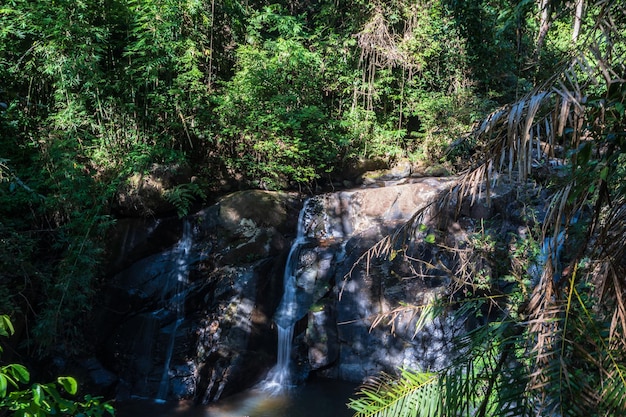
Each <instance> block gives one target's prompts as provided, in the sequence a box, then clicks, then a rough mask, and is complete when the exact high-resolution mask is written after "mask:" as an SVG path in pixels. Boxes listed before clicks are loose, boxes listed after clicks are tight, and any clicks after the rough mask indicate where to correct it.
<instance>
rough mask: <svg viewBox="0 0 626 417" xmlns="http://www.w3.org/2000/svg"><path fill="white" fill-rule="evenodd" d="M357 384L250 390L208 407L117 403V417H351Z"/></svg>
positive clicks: (315, 383)
mask: <svg viewBox="0 0 626 417" xmlns="http://www.w3.org/2000/svg"><path fill="white" fill-rule="evenodd" d="M356 388H357V387H356V385H355V384H352V383H346V382H341V381H333V380H317V381H312V382H309V383H307V384H306V385H303V386H300V387H297V388H294V389H292V390H290V391H289V392H287V393H284V394H274V395H270V394H269V393H268V392H267V391H263V390H260V389H251V390H248V391H245V392H242V393H240V394H237V395H234V396H232V397H228V398H225V399H224V400H222V401H219V402H217V403H214V404H211V405H208V406H193V405H192V404H191V402H180V403H165V404H158V403H156V402H154V401H150V400H131V401H124V402H120V403H117V404H116V405H115V406H116V409H117V413H116V415H117V416H118V417H177V416H181V417H245V416H248V417H351V416H352V415H353V412H352V411H351V410H349V409H348V408H347V407H346V403H347V402H348V399H349V398H350V397H353V396H354V392H355V389H356Z"/></svg>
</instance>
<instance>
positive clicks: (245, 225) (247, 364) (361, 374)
mask: <svg viewBox="0 0 626 417" xmlns="http://www.w3.org/2000/svg"><path fill="white" fill-rule="evenodd" d="M448 184H449V181H448V180H445V179H434V178H424V179H420V180H415V182H414V183H411V184H405V185H399V186H394V187H384V188H370V189H365V188H364V189H357V190H352V191H343V192H338V193H331V194H323V195H319V196H315V197H313V198H311V199H310V201H309V202H308V203H307V210H308V211H307V213H305V214H306V215H305V216H303V218H304V221H305V222H306V237H307V240H306V243H305V244H304V245H302V248H301V249H300V251H299V253H298V254H297V259H296V262H297V265H296V270H297V274H296V280H297V300H298V311H297V314H296V316H297V319H298V323H297V325H296V334H295V336H294V349H293V354H292V356H293V358H294V359H295V360H294V361H293V362H294V363H295V364H296V365H297V366H298V369H299V370H300V372H299V375H301V376H302V377H304V376H306V375H307V374H309V373H311V372H314V373H316V374H319V375H323V376H327V377H334V378H340V379H345V380H350V381H361V380H362V379H363V378H365V377H366V376H369V375H372V374H374V373H376V372H378V371H393V370H394V369H396V368H397V367H398V366H408V367H416V366H421V367H428V368H431V369H432V368H435V367H439V366H442V365H443V364H445V362H446V358H447V351H446V349H447V345H446V342H447V340H448V339H449V338H450V337H451V335H452V334H453V333H454V332H455V331H457V329H455V328H454V326H453V325H452V324H451V323H447V322H445V320H441V321H434V322H433V321H430V322H428V321H427V322H426V325H425V327H424V329H423V330H422V331H421V332H420V333H419V335H418V336H416V337H414V333H415V326H416V324H417V323H418V317H415V316H413V315H411V314H409V313H403V312H402V311H397V312H396V313H397V314H395V316H394V317H395V319H394V320H392V324H393V326H392V327H393V333H392V332H390V328H389V327H385V326H382V327H376V328H375V329H371V326H372V324H373V323H374V321H375V320H376V317H377V315H378V314H380V313H390V312H392V310H393V309H395V308H397V307H399V306H400V303H411V304H419V303H424V302H427V301H428V299H429V298H431V297H434V296H436V295H437V294H438V293H439V292H441V291H443V288H444V286H445V284H446V283H447V277H445V276H441V275H437V274H431V273H429V271H428V268H423V269H422V270H419V271H416V270H415V269H409V268H408V267H407V265H405V264H404V263H403V262H401V259H400V258H401V257H400V256H399V257H396V258H395V259H375V257H371V258H367V259H364V260H363V259H361V257H362V255H363V254H364V253H365V252H366V251H367V250H368V249H370V248H371V247H372V245H374V244H375V243H376V242H378V241H379V240H380V239H381V238H383V237H384V236H387V235H388V234H389V233H391V232H393V230H394V228H396V227H397V226H398V225H399V224H402V223H403V222H405V221H406V220H407V219H409V218H410V217H411V216H412V215H413V213H414V212H415V211H416V209H418V208H420V207H423V206H425V205H426V204H428V203H429V202H430V201H432V199H433V198H434V197H435V195H436V194H437V193H439V192H441V191H442V190H443V189H445V188H446V187H447V186H448ZM302 205H303V201H302V199H300V198H299V197H298V196H296V195H291V194H285V193H272V192H264V191H244V192H238V193H234V194H231V195H229V196H227V197H225V198H223V199H222V200H221V201H220V202H218V203H217V204H215V205H213V206H211V207H208V208H206V209H205V210H202V211H201V212H199V213H196V214H195V215H193V216H190V217H189V218H188V219H187V220H186V221H187V222H188V225H190V229H189V230H190V238H191V240H192V241H193V244H192V245H191V246H190V249H189V250H188V251H186V252H185V255H184V256H182V255H181V249H180V248H181V243H180V242H179V243H176V240H174V239H172V238H171V235H172V233H162V234H160V235H159V236H162V237H161V238H160V239H162V241H163V242H165V243H167V244H168V245H169V246H168V247H167V248H166V249H163V247H162V246H164V245H165V243H164V244H161V245H159V244H157V243H155V242H154V239H151V236H152V235H151V233H156V232H157V231H158V230H159V227H156V226H154V225H152V226H151V228H150V227H149V228H148V229H149V230H147V229H146V230H144V232H142V233H139V232H132V233H131V232H130V230H133V228H129V227H127V226H125V227H126V229H125V230H127V232H123V231H120V232H119V233H117V236H119V237H120V238H119V239H118V240H117V242H120V243H119V245H118V247H120V246H124V245H126V246H125V247H127V249H125V250H116V251H112V252H111V253H114V252H115V254H116V258H117V259H115V260H112V262H111V265H112V266H111V271H113V272H114V273H115V275H114V276H113V277H112V278H111V280H110V286H109V291H108V296H107V297H106V299H105V300H103V307H104V308H103V309H102V311H103V314H102V317H101V318H100V320H99V322H98V323H96V325H97V326H99V328H101V329H102V331H101V338H102V339H101V340H98V341H97V342H98V343H99V344H100V345H101V346H103V349H102V353H101V355H100V360H101V361H102V363H103V364H104V365H105V366H106V367H107V368H108V369H109V370H111V371H113V372H115V373H116V374H117V375H118V376H119V379H120V382H119V384H118V388H117V392H118V397H120V398H124V397H129V396H141V397H148V398H157V397H161V399H166V398H191V397H193V398H195V400H196V401H198V402H202V403H207V402H211V401H215V400H217V399H218V398H220V397H224V396H227V395H230V394H233V393H236V392H238V391H241V390H243V389H245V388H247V387H250V386H252V385H254V384H255V383H257V382H258V381H260V380H261V379H262V378H263V377H264V375H265V373H266V372H267V371H268V370H269V368H270V367H271V366H272V365H273V364H274V363H275V361H276V349H277V347H276V330H275V328H274V327H275V326H274V319H275V318H274V312H275V311H276V308H277V306H278V305H279V304H280V301H281V297H282V291H283V283H282V280H283V271H284V267H285V262H286V258H287V254H288V253H289V249H290V245H291V242H292V240H293V238H294V235H295V232H296V229H297V227H296V226H297V221H298V213H299V211H300V208H301V207H302ZM165 223H167V224H171V227H170V228H169V229H168V230H170V231H172V230H173V231H177V232H178V236H180V235H181V233H182V231H183V230H184V228H183V226H182V222H177V221H175V220H174V219H172V220H167V221H166V220H161V221H160V222H159V224H165ZM157 226H158V225H157ZM142 227H145V225H144V226H142ZM140 228H141V227H140ZM150 230H152V232H150ZM124 236H126V239H124V238H123V237H124ZM129 236H133V238H132V239H130V238H129ZM179 239H180V237H179ZM123 242H126V243H123ZM396 250H397V251H406V252H407V253H410V254H412V255H413V256H419V257H421V259H425V260H429V261H430V260H433V259H435V258H437V257H438V256H439V257H443V256H444V255H441V254H438V253H437V252H436V251H435V249H433V248H431V247H430V246H429V245H427V244H420V245H413V246H410V247H409V246H406V245H405V246H399V247H397V248H396ZM181 270H182V271H184V272H185V275H184V278H181V274H180V273H181ZM430 272H432V271H430ZM410 277H412V278H413V279H406V278H410ZM174 301H175V302H176V307H174V306H173V303H174Z"/></svg>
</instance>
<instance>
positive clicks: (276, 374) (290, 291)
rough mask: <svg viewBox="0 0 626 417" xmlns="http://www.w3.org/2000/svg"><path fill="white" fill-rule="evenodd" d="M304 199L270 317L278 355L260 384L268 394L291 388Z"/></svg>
mask: <svg viewBox="0 0 626 417" xmlns="http://www.w3.org/2000/svg"><path fill="white" fill-rule="evenodd" d="M310 201H311V200H310V199H309V200H306V201H305V202H304V205H303V206H302V210H300V214H299V216H298V231H297V235H296V239H295V240H294V242H293V243H292V245H291V248H290V249H289V255H288V256H287V262H286V264H285V272H284V276H283V286H284V291H283V298H282V300H281V302H280V305H279V306H278V308H277V309H276V313H275V314H274V322H275V323H276V328H277V331H278V346H277V347H278V355H277V361H276V365H275V366H274V368H272V370H271V371H270V372H269V375H268V377H267V379H266V380H265V381H264V383H263V386H264V389H266V390H268V391H272V392H275V393H277V392H280V391H282V390H283V389H285V388H288V387H289V386H291V372H290V362H291V361H290V359H291V344H292V339H293V331H294V327H295V324H296V321H297V319H298V317H297V316H296V313H297V310H298V304H297V299H296V274H297V272H298V264H299V261H300V259H299V257H300V256H299V255H300V249H301V247H302V245H303V244H304V243H305V242H306V241H307V236H306V213H307V212H308V210H309V202H310Z"/></svg>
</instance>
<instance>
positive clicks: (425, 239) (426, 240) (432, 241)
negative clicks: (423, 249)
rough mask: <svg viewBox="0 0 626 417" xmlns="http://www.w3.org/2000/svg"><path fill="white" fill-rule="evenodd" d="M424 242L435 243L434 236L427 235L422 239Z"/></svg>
mask: <svg viewBox="0 0 626 417" xmlns="http://www.w3.org/2000/svg"><path fill="white" fill-rule="evenodd" d="M424 241H425V242H426V243H435V235H434V234H432V233H431V234H429V235H427V236H426V237H425V238H424Z"/></svg>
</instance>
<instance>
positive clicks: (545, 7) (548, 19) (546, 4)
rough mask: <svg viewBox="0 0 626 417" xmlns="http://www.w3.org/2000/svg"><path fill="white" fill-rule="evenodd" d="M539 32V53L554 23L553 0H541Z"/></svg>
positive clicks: (539, 3)
mask: <svg viewBox="0 0 626 417" xmlns="http://www.w3.org/2000/svg"><path fill="white" fill-rule="evenodd" d="M538 6H539V16H540V22H539V33H538V34H537V55H539V54H540V53H541V48H542V47H543V43H544V41H545V39H546V36H547V35H548V30H550V26H551V25H552V2H551V1H550V0H539V1H538Z"/></svg>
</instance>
